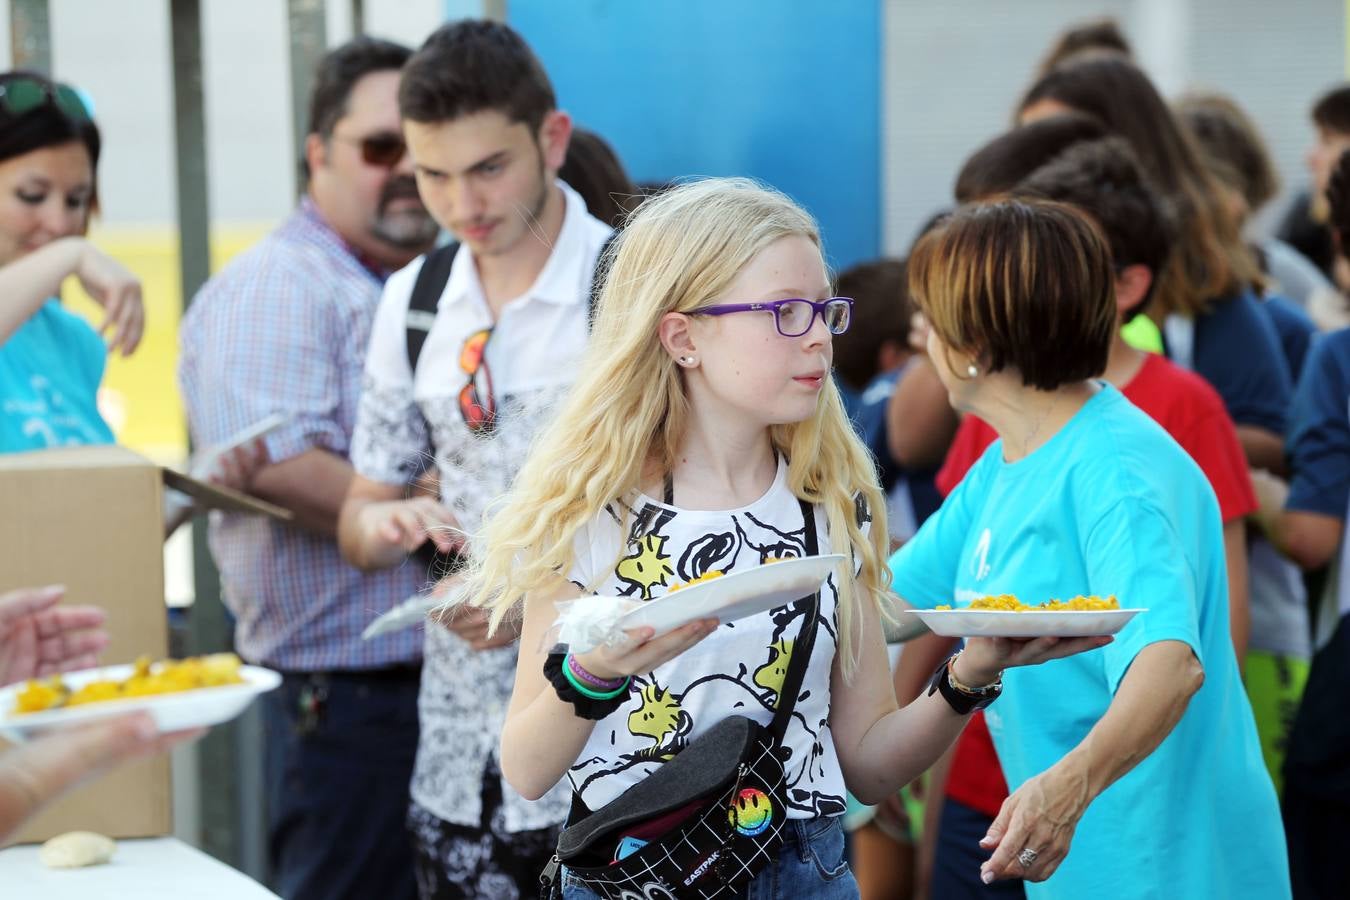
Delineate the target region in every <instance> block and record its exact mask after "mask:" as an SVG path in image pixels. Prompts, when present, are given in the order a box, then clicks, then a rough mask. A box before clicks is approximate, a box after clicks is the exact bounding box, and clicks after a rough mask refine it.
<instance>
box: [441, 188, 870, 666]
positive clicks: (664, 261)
mask: <svg viewBox="0 0 1350 900" xmlns="http://www.w3.org/2000/svg"><path fill="white" fill-rule="evenodd" d="M789 236H802V237H806V238H809V239H810V240H811V241H812V242H813V243H815V244H816V246H817V247H819V246H820V235H819V232H818V230H817V228H816V224H815V222H814V221H813V220H812V219H811V217H810V216H809V215H808V214H807V213H806V212H805V211H803V210H802V209H801V208H800V207H798V206H797V205H796V204H795V203H793V202H792V201H791V200H789V199H788V198H787V197H785V196H784V195H782V194H780V193H778V192H777V191H774V190H772V189H770V188H766V187H764V186H762V185H759V184H756V183H755V182H753V181H749V180H746V179H739V178H737V179H721V178H709V179H704V180H699V181H694V182H690V183H687V184H683V185H680V186H677V187H675V188H672V189H670V190H668V191H666V192H665V193H663V194H661V195H659V196H657V197H654V198H652V199H650V200H648V201H646V202H645V203H644V204H643V205H642V206H641V207H639V208H638V210H637V211H636V212H635V213H634V214H633V216H632V217H631V219H630V220H629V222H628V224H627V227H626V228H625V229H624V230H623V231H622V232H620V233H619V235H618V236H617V238H616V239H615V240H614V241H613V242H612V244H611V247H610V249H609V251H608V259H607V260H606V261H605V266H604V267H605V268H606V269H607V272H606V274H605V276H604V278H605V281H604V289H603V291H602V292H601V294H600V298H599V303H598V305H597V311H596V317H595V321H594V323H593V325H592V330H591V341H590V346H589V349H588V351H587V354H586V357H585V360H584V362H583V364H582V368H581V372H580V375H579V377H578V379H577V381H576V383H575V385H574V386H573V388H572V390H571V392H570V393H569V395H568V398H567V400H566V401H565V402H564V404H563V406H562V407H561V408H560V409H559V410H558V411H557V414H556V415H555V417H554V419H553V420H552V422H551V423H549V424H548V425H546V426H545V427H543V428H542V429H541V430H540V432H539V434H538V435H537V437H536V439H535V442H534V445H533V447H532V449H531V451H530V453H529V455H528V456H527V457H526V460H525V463H524V465H523V466H522V467H521V469H520V472H519V474H518V475H517V476H516V479H515V482H514V484H513V486H512V488H511V490H510V491H509V492H508V493H507V494H506V495H505V496H504V497H502V498H500V500H499V501H498V502H497V503H496V504H494V506H495V509H494V510H493V511H492V512H490V513H489V515H488V517H487V518H486V521H485V524H484V527H483V529H482V530H481V532H480V533H479V534H477V535H475V536H474V537H473V539H471V540H470V542H469V543H470V546H471V548H472V556H471V559H470V561H469V564H468V569H467V572H466V576H467V582H468V593H467V597H468V602H470V603H473V604H475V605H479V606H486V607H490V608H491V610H492V617H491V621H492V627H493V628H496V626H497V625H498V623H500V621H501V620H502V617H503V616H504V615H505V614H506V613H507V612H508V611H509V610H511V609H512V608H513V607H515V605H516V604H518V603H520V602H521V601H522V600H523V599H524V598H525V597H526V595H528V594H530V593H532V592H537V591H552V590H555V589H556V588H557V586H558V578H559V575H563V576H564V577H565V576H566V573H568V572H569V571H570V570H571V568H572V564H573V561H574V560H573V541H574V539H575V537H576V535H577V532H578V531H579V530H580V529H581V528H583V527H584V526H585V525H586V524H587V523H589V522H590V521H591V520H593V519H594V518H596V516H597V515H599V514H600V512H601V511H602V510H603V509H604V508H605V506H606V505H608V504H610V503H613V502H614V501H616V500H619V499H620V498H623V497H625V496H631V495H632V494H633V493H634V492H635V491H637V490H638V489H639V486H640V484H641V483H642V478H643V474H644V471H650V467H653V466H659V467H660V469H661V471H663V472H669V471H671V470H672V467H673V466H674V463H675V458H676V453H677V451H678V449H679V446H680V442H681V439H682V438H683V436H684V432H685V427H686V423H687V421H688V416H689V402H688V399H687V397H686V395H685V388H684V382H683V376H682V374H681V370H680V368H679V367H678V366H677V365H676V364H675V361H674V360H672V359H671V358H670V356H669V354H667V353H666V352H665V350H664V349H663V347H662V345H661V343H660V341H659V339H658V336H657V329H658V324H659V323H660V321H661V317H662V316H664V315H666V314H667V313H671V312H688V311H689V310H692V309H695V308H697V307H699V306H703V305H706V304H707V303H708V302H709V301H711V300H713V299H714V298H717V297H720V296H721V295H722V293H723V292H724V291H726V290H727V289H728V288H729V286H730V285H731V283H732V281H733V279H734V278H735V277H736V275H737V273H738V272H739V271H740V270H741V269H742V268H743V267H744V266H745V265H746V264H747V263H749V262H750V260H751V259H753V258H754V257H755V255H756V254H758V253H759V252H760V251H762V250H763V249H764V248H766V247H768V246H769V245H770V244H772V243H773V242H774V241H777V240H779V239H780V238H784V237H789ZM770 439H771V441H772V443H773V446H774V448H775V450H777V451H778V452H779V453H782V454H783V455H784V456H786V457H787V459H788V461H789V464H788V485H789V487H790V488H791V490H792V492H793V494H795V495H796V496H797V497H800V498H801V499H803V500H805V501H807V502H809V503H813V504H819V505H821V506H822V507H823V509H824V511H825V514H826V520H827V522H828V527H829V534H830V544H831V550H832V551H833V552H837V553H844V554H846V555H852V556H853V557H854V558H856V559H858V560H860V561H861V564H862V568H861V572H860V574H859V576H858V578H857V580H856V588H857V589H855V580H854V579H853V578H852V577H851V576H852V569H851V568H847V567H848V566H849V564H848V563H847V562H846V563H844V564H843V565H842V566H841V570H843V569H845V568H847V571H840V572H839V573H837V575H836V581H837V582H838V583H839V632H840V634H841V635H846V636H848V638H849V639H847V640H840V642H839V648H840V652H841V653H842V654H843V657H842V661H843V664H844V671H845V672H846V673H850V674H851V673H852V671H853V669H854V667H855V665H856V661H857V654H858V650H859V647H860V646H861V643H860V642H861V637H862V636H861V622H862V617H861V615H860V614H859V613H860V610H861V608H862V607H861V604H863V603H875V604H880V603H881V601H882V598H883V596H884V595H885V594H886V591H887V587H888V585H889V582H890V573H889V570H888V569H887V567H886V565H885V558H886V554H887V551H888V537H887V529H886V520H885V501H884V500H883V498H882V494H881V490H880V488H879V487H878V485H877V476H876V470H875V468H874V467H873V463H872V460H871V458H870V456H869V455H868V453H867V451H866V449H865V448H864V447H863V445H862V444H861V443H860V442H859V440H858V438H857V437H856V436H855V434H854V431H853V428H852V426H851V425H850V423H849V421H848V419H847V418H846V416H845V413H844V408H843V404H842V403H841V401H840V398H839V392H838V390H837V389H836V388H835V386H834V384H833V382H832V381H829V380H828V379H827V381H826V385H825V387H824V389H823V390H822V392H821V396H820V400H819V402H818V403H817V405H816V411H815V414H814V415H812V416H811V418H809V419H806V420H805V421H803V422H798V423H794V424H789V425H775V426H773V427H772V428H771V429H770ZM859 499H861V501H862V502H865V503H866V505H867V508H868V510H869V511H870V514H871V516H872V520H873V521H872V524H871V529H870V533H869V534H866V535H864V533H863V531H862V529H861V528H860V526H859V523H858V519H859V516H858V507H857V503H858V500H859ZM626 530H627V529H626V528H625V532H626ZM617 551H618V553H619V554H622V552H623V548H622V547H620V548H617ZM618 559H619V556H618V555H616V557H615V562H616V563H617V562H618Z"/></svg>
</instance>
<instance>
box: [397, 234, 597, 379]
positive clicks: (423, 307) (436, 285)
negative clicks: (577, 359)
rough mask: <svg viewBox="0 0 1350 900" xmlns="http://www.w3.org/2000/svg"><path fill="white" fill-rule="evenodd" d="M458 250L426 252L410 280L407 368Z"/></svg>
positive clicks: (589, 317) (591, 302) (590, 312)
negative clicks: (424, 257) (415, 277)
mask: <svg viewBox="0 0 1350 900" xmlns="http://www.w3.org/2000/svg"><path fill="white" fill-rule="evenodd" d="M618 235H619V233H618V232H617V231H612V232H610V234H609V237H607V238H605V242H604V243H603V244H601V245H600V253H599V255H598V256H596V258H595V272H594V273H593V274H592V275H591V291H590V293H589V294H588V295H587V297H586V327H587V329H589V328H590V323H591V322H593V321H595V304H596V303H597V302H599V300H600V289H601V288H603V287H604V276H605V274H606V272H607V270H608V267H607V266H606V265H605V255H606V254H607V253H608V252H609V246H610V244H612V243H614V239H615V238H616V237H618ZM458 253H459V241H451V242H450V243H448V244H446V245H444V246H442V247H437V248H435V249H434V250H430V251H428V252H427V256H426V259H425V260H423V261H422V269H421V271H419V272H418V273H417V280H416V281H415V282H413V289H412V295H411V296H409V297H408V312H407V315H406V316H405V318H404V329H405V331H406V332H407V341H408V370H409V371H411V372H416V371H417V360H418V358H420V357H421V355H422V345H423V344H425V343H426V342H427V334H428V333H430V331H431V326H432V324H433V323H434V322H435V321H436V305H437V304H438V303H440V300H441V294H442V293H444V292H445V285H446V284H447V283H448V282H449V281H450V270H451V268H453V267H454V264H455V255H456V254H458Z"/></svg>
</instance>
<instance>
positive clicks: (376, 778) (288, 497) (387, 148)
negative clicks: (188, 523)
mask: <svg viewBox="0 0 1350 900" xmlns="http://www.w3.org/2000/svg"><path fill="white" fill-rule="evenodd" d="M408 56H409V50H408V49H407V48H405V47H401V46H399V45H397V44H392V43H389V42H387V41H378V40H373V39H368V38H362V39H358V40H355V41H352V42H351V43H349V44H346V45H344V46H342V47H339V48H337V49H336V50H334V51H332V52H331V53H329V54H328V56H326V57H325V58H324V60H323V62H322V63H321V64H320V67H319V71H318V73H317V75H316V79H315V87H314V95H313V98H312V100H311V110H310V128H309V131H310V133H309V136H308V138H307V140H306V143H305V148H304V169H305V174H306V176H307V180H308V185H307V189H306V193H305V196H304V197H303V198H302V199H301V201H300V204H299V207H298V208H297V209H296V210H295V212H294V213H293V214H292V215H291V216H290V218H288V219H287V220H286V221H285V222H284V223H282V225H281V226H280V227H279V228H278V229H277V230H276V231H274V232H272V233H271V234H270V235H268V236H267V237H266V238H264V239H263V240H262V241H261V242H260V243H259V244H258V245H257V246H256V247H254V248H252V249H251V250H249V251H248V252H247V253H244V254H243V255H241V256H240V257H239V258H237V259H236V260H234V261H233V262H231V263H230V265H228V266H227V267H226V268H225V269H224V271H222V272H221V273H220V274H219V275H217V276H216V277H215V278H213V279H211V281H210V282H208V283H207V284H206V285H205V286H204V287H203V288H202V290H201V292H200V293H198V295H197V296H196V298H194V300H193V303H192V306H191V309H190V310H189V312H188V314H187V316H186V318H185V319H184V321H183V325H182V329H181V341H182V358H181V362H180V372H179V374H180V379H181V381H182V386H183V392H184V396H185V398H186V401H187V407H188V419H189V424H190V426H191V431H192V437H193V439H194V441H195V442H196V443H197V445H198V446H210V445H213V444H218V443H220V442H222V441H225V440H226V439H227V438H228V437H229V436H230V435H231V434H233V433H236V432H238V431H239V430H241V429H242V428H244V427H246V426H247V425H249V424H250V423H252V422H255V421H257V420H259V419H261V418H264V417H265V416H267V415H268V414H270V413H273V412H280V413H283V414H284V415H286V416H287V422H286V424H285V425H283V426H282V427H280V428H279V429H277V430H275V431H273V432H272V433H271V434H269V435H268V436H267V438H266V443H267V451H268V458H269V459H270V460H271V463H270V464H269V465H268V466H267V467H265V468H264V469H263V470H262V471H260V472H259V473H258V475H257V476H256V478H255V479H254V481H253V490H254V492H255V493H256V494H258V495H259V496H262V497H265V498H266V499H268V500H271V501H273V502H275V503H278V504H280V505H282V506H285V507H287V508H288V509H290V510H292V511H293V512H294V513H295V521H294V524H291V525H284V524H279V523H276V522H271V521H266V520H264V519H262V518H258V517H248V516H241V515H233V514H217V515H215V516H214V517H213V519H212V522H211V548H212V552H213V554H214V556H215V559H216V562H217V565H218V566H219V567H220V572H221V580H222V584H223V587H224V592H225V601H226V603H227V605H228V606H229V608H230V610H231V611H232V612H233V613H234V615H235V616H236V618H237V630H236V643H237V646H238V649H239V652H240V653H241V655H243V657H244V658H245V659H247V660H248V661H249V662H252V663H259V664H262V665H266V666H270V667H273V668H275V669H278V670H280V671H281V672H282V673H283V676H284V681H283V684H282V687H281V689H280V690H277V691H275V692H273V693H271V694H268V695H267V696H266V697H265V698H264V702H265V715H266V742H267V746H266V770H267V784H268V818H269V854H270V859H271V865H272V874H273V882H274V886H275V888H276V890H277V891H278V892H279V893H280V894H281V895H282V896H284V897H286V898H288V900H307V898H323V900H338V898H344V897H352V898H368V897H374V896H380V897H382V898H386V900H397V898H411V897H413V896H415V894H416V888H415V885H414V882H413V860H412V854H411V852H410V847H409V842H408V838H407V836H406V832H405V831H404V827H403V823H404V816H405V812H406V809H407V804H408V783H409V779H410V777H411V774H412V764H413V757H414V752H415V749H416V746H417V734H418V725H417V691H418V684H419V675H420V665H421V659H420V657H421V644H422V636H421V634H420V633H418V632H416V631H402V632H398V633H396V634H392V635H389V636H386V637H382V638H379V639H376V640H371V641H362V639H361V632H362V630H363V628H364V627H365V626H366V625H367V624H368V623H369V622H370V621H371V619H373V618H375V617H376V616H377V615H379V614H380V613H382V612H384V611H386V610H388V609H390V608H391V607H393V606H394V605H396V604H398V603H399V602H401V601H403V600H404V599H406V598H407V597H408V596H409V595H410V594H412V593H414V592H415V591H416V590H417V589H418V588H420V587H422V586H423V582H424V580H425V571H424V570H419V568H418V567H416V566H413V565H405V566H402V567H397V568H393V569H389V570H386V571H383V572H377V573H370V574H366V573H363V572H360V571H358V570H356V569H354V568H352V567H351V566H349V565H347V564H346V562H344V561H343V559H342V556H341V554H340V552H339V550H338V546H337V543H336V541H335V539H334V536H335V533H336V527H337V516H338V511H339V508H340V507H341V503H342V498H343V496H344V495H345V493H346V490H347V485H348V483H349V482H350V481H351V478H352V467H351V464H350V462H349V460H348V452H349V444H350V440H351V435H352V429H353V428H354V427H355V423H356V409H357V402H358V397H359V393H360V388H361V373H362V364H363V360H364V356H365V349H366V342H367V339H368V336H369V334H370V327H371V321H372V317H373V316H374V314H375V309H376V305H377V304H378V302H379V298H380V292H381V288H382V285H383V283H384V279H385V276H386V275H387V274H388V273H389V272H391V271H393V270H395V269H398V268H400V267H402V266H404V265H406V264H407V263H408V262H409V261H411V260H412V259H414V258H415V257H416V256H418V255H419V254H420V253H422V252H423V251H425V250H426V249H427V248H428V247H430V246H431V244H432V242H433V241H434V239H435V236H436V234H437V227H436V225H435V223H434V222H433V221H432V220H431V218H430V217H429V216H428V215H427V212H426V210H425V208H424V207H423V206H422V203H421V201H420V199H419V198H418V195H417V187H416V184H415V182H414V180H413V176H412V165H411V163H410V162H409V160H408V157H407V154H406V153H405V152H404V144H403V138H402V135H401V131H400V128H399V116H398V104H397V89H398V78H399V68H400V67H401V66H402V65H403V63H404V62H405V61H406V60H407V58H408Z"/></svg>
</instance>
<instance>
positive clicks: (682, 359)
mask: <svg viewBox="0 0 1350 900" xmlns="http://www.w3.org/2000/svg"><path fill="white" fill-rule="evenodd" d="M680 362H682V363H684V364H685V365H686V366H692V365H693V364H694V358H693V357H692V356H681V357H680Z"/></svg>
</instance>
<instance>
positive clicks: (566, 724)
mask: <svg viewBox="0 0 1350 900" xmlns="http://www.w3.org/2000/svg"><path fill="white" fill-rule="evenodd" d="M594 728H595V722H593V721H592V720H590V719H583V718H581V717H580V716H578V715H577V714H576V710H575V709H574V708H573V707H572V704H570V703H565V702H564V701H563V700H562V699H561V698H560V697H559V696H558V694H557V692H556V691H555V690H554V689H553V686H552V685H548V686H546V687H545V688H544V689H543V690H541V691H540V692H539V693H538V695H537V696H535V698H534V700H533V701H532V702H530V703H529V705H527V706H525V707H523V708H521V709H520V710H519V711H517V712H514V713H512V714H511V715H509V716H508V717H507V719H506V725H505V726H504V727H503V728H502V746H501V763H502V775H504V776H505V777H506V780H507V782H508V783H509V784H510V785H511V786H512V787H513V788H515V789H516V790H517V791H518V792H519V793H520V795H521V796H523V797H525V799H527V800H538V799H539V798H540V797H542V796H543V795H544V794H545V793H546V792H547V791H548V790H549V788H551V787H553V786H554V785H555V784H557V783H558V782H559V781H560V780H561V779H562V777H563V776H564V775H566V774H567V770H568V769H570V768H571V767H572V765H573V764H574V763H576V761H577V757H579V756H581V751H582V750H583V749H584V748H585V746H586V741H587V740H588V739H589V738H590V736H591V731H593V730H594Z"/></svg>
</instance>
